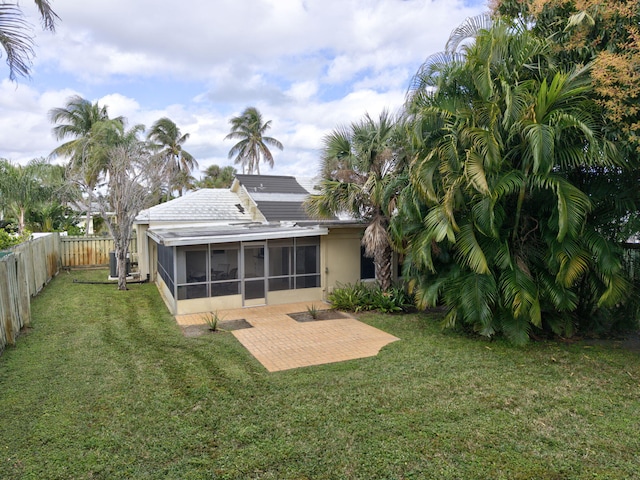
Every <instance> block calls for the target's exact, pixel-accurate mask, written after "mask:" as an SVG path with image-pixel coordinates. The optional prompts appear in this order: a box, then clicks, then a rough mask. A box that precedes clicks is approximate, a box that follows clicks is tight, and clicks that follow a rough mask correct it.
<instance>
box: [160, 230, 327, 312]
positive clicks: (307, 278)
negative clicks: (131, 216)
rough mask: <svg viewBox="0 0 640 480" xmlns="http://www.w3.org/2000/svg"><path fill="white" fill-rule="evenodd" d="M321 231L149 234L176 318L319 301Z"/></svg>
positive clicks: (175, 231) (320, 285) (164, 291)
mask: <svg viewBox="0 0 640 480" xmlns="http://www.w3.org/2000/svg"><path fill="white" fill-rule="evenodd" d="M327 233H328V231H327V229H326V228H322V227H318V226H315V227H296V226H291V227H281V226H275V227H274V226H264V225H260V226H242V227H237V228H231V229H229V228H225V229H213V228H208V229H207V228H187V229H175V228H172V229H162V228H158V229H151V230H149V231H148V236H149V238H150V239H151V240H152V243H153V244H154V245H155V248H156V249H157V254H156V258H157V265H156V269H155V270H156V273H157V277H159V279H161V284H162V291H163V293H164V296H165V300H166V301H167V302H168V303H169V304H170V305H172V306H173V307H174V308H173V309H172V310H173V311H175V312H176V313H190V312H199V311H207V310H216V309H218V308H236V307H242V306H253V305H265V304H279V303H287V302H290V301H293V300H302V301H304V300H321V299H322V289H321V287H322V284H321V283H322V279H321V249H320V245H321V237H322V236H325V235H327Z"/></svg>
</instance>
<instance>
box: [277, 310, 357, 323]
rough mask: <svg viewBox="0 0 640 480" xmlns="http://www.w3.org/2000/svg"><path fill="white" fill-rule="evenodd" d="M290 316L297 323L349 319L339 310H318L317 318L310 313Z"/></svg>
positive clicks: (291, 314)
mask: <svg viewBox="0 0 640 480" xmlns="http://www.w3.org/2000/svg"><path fill="white" fill-rule="evenodd" d="M289 316H290V317H291V318H293V319H294V320H295V321H296V322H317V321H319V320H337V319H339V318H349V317H348V316H347V315H345V314H344V313H342V312H338V311H337V310H318V311H317V313H316V315H315V318H314V316H313V315H311V313H309V312H298V313H290V314H289Z"/></svg>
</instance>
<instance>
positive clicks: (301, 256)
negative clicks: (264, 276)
mask: <svg viewBox="0 0 640 480" xmlns="http://www.w3.org/2000/svg"><path fill="white" fill-rule="evenodd" d="M319 286H320V241H319V239H318V237H307V238H294V239H287V240H270V241H269V291H270V292H274V291H278V290H294V289H299V288H313V287H319Z"/></svg>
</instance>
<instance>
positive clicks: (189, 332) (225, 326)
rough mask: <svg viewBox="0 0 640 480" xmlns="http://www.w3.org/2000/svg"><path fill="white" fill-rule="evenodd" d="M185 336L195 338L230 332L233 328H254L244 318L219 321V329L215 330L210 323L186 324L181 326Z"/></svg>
mask: <svg viewBox="0 0 640 480" xmlns="http://www.w3.org/2000/svg"><path fill="white" fill-rule="evenodd" d="M180 328H181V329H182V333H183V335H184V336H185V337H189V338H194V337H200V336H202V335H207V334H214V335H215V334H218V333H225V332H230V331H231V330H242V329H243V328H253V325H251V324H250V323H249V322H247V321H246V320H245V319H244V318H242V319H239V320H223V321H222V322H220V323H218V329H217V330H215V331H213V330H211V329H209V325H185V326H182V327H180Z"/></svg>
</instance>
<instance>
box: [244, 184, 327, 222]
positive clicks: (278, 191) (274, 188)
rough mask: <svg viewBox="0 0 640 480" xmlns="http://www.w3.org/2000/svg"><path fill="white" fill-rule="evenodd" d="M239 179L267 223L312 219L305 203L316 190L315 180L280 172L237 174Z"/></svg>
mask: <svg viewBox="0 0 640 480" xmlns="http://www.w3.org/2000/svg"><path fill="white" fill-rule="evenodd" d="M236 181H237V182H238V183H239V184H240V185H241V186H242V188H244V190H245V192H246V193H247V195H249V197H250V198H251V200H252V201H253V202H254V203H255V204H256V205H257V206H258V210H260V213H262V215H263V216H264V218H265V219H266V220H267V221H268V222H278V221H295V220H300V221H305V220H311V218H310V217H309V215H307V212H306V211H305V209H304V206H303V203H304V201H305V200H306V198H307V197H308V196H309V194H310V193H313V186H314V185H315V183H314V181H313V179H311V178H304V177H300V178H299V179H298V178H296V177H289V176H278V175H236ZM303 185H304V186H303Z"/></svg>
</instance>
